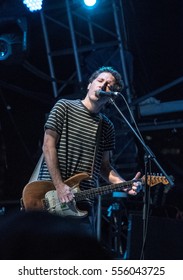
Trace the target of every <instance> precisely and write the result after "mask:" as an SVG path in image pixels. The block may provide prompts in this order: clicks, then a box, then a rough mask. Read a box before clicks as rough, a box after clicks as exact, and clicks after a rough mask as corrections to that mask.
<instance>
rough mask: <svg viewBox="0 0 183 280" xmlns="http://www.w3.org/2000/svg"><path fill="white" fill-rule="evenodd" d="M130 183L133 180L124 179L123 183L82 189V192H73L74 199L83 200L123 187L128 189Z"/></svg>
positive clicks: (130, 185)
mask: <svg viewBox="0 0 183 280" xmlns="http://www.w3.org/2000/svg"><path fill="white" fill-rule="evenodd" d="M138 181H140V180H138ZM132 184H133V181H126V182H123V183H118V184H111V185H107V186H102V187H98V188H92V189H89V190H84V191H82V192H78V193H75V200H76V201H80V200H84V199H86V198H91V199H92V198H95V197H96V196H98V195H105V194H110V193H112V192H114V191H123V190H124V189H125V190H130V189H131V187H132Z"/></svg>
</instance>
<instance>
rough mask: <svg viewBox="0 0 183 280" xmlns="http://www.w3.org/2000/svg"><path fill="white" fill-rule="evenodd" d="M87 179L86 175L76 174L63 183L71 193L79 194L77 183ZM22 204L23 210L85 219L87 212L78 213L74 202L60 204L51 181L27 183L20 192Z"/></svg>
mask: <svg viewBox="0 0 183 280" xmlns="http://www.w3.org/2000/svg"><path fill="white" fill-rule="evenodd" d="M84 179H85V180H86V179H89V175H88V174H87V173H79V174H76V175H74V176H72V177H70V178H69V179H67V180H66V181H65V184H67V185H68V186H69V187H70V188H71V189H72V190H73V193H78V192H80V188H79V183H80V182H81V181H82V180H84ZM22 202H23V207H24V208H25V210H29V211H30V210H31V211H34V210H46V211H48V212H50V213H53V214H54V213H55V214H58V215H61V216H72V217H73V216H75V217H85V216H87V211H80V210H79V209H78V208H77V206H76V202H75V200H73V201H71V202H69V203H61V202H60V201H59V199H58V196H57V192H56V190H55V187H54V185H53V183H52V181H33V182H30V183H28V184H27V185H26V186H25V187H24V189H23V192H22Z"/></svg>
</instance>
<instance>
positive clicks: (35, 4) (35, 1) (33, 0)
mask: <svg viewBox="0 0 183 280" xmlns="http://www.w3.org/2000/svg"><path fill="white" fill-rule="evenodd" d="M42 2H43V0H23V3H24V4H25V5H26V6H27V8H28V9H29V10H30V11H31V12H34V11H38V10H41V9H42Z"/></svg>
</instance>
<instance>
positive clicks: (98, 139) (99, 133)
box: [91, 115, 102, 176]
mask: <svg viewBox="0 0 183 280" xmlns="http://www.w3.org/2000/svg"><path fill="white" fill-rule="evenodd" d="M99 117H100V120H99V125H98V130H97V134H96V145H95V150H94V156H93V163H92V169H91V176H93V172H94V166H95V161H96V157H97V152H98V147H99V143H100V137H101V132H102V116H101V115H99Z"/></svg>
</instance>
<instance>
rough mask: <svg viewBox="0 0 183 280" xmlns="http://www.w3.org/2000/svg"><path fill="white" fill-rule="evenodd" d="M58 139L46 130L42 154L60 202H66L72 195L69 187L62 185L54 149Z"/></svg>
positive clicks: (51, 131) (49, 130)
mask: <svg viewBox="0 0 183 280" xmlns="http://www.w3.org/2000/svg"><path fill="white" fill-rule="evenodd" d="M58 138H59V135H58V133H57V132H56V131H54V130H51V129H46V131H45V134H44V142H43V154H44V158H45V161H46V164H47V167H48V170H49V173H50V175H51V178H52V181H53V184H54V186H55V188H56V190H57V194H58V197H59V199H60V201H61V202H68V201H70V200H72V199H73V194H72V193H71V191H70V188H69V186H67V185H66V184H64V182H63V180H62V176H61V171H60V170H59V162H58V156H57V149H56V145H57V142H58Z"/></svg>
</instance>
